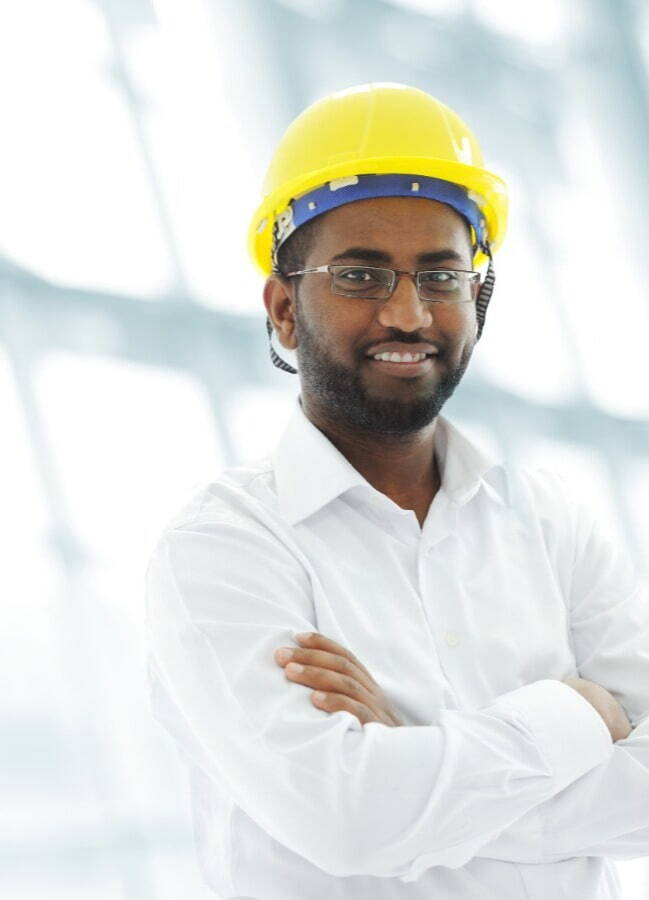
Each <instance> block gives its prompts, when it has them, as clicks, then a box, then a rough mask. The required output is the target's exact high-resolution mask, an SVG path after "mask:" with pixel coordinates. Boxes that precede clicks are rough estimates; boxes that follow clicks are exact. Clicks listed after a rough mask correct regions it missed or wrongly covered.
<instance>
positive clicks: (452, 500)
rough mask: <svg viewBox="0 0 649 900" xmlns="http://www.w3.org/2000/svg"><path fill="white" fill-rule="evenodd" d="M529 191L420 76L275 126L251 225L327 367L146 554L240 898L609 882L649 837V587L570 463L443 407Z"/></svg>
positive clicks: (225, 864)
mask: <svg viewBox="0 0 649 900" xmlns="http://www.w3.org/2000/svg"><path fill="white" fill-rule="evenodd" d="M506 211H507V210H506V192H505V187H504V183H503V182H502V181H501V179H499V178H498V177H497V176H496V175H494V174H492V173H490V172H488V170H486V169H484V168H483V164H482V156H481V153H480V150H479V147H478V144H477V141H476V140H475V137H474V136H473V135H472V133H471V132H470V131H469V129H468V128H467V126H466V125H465V124H464V123H463V122H462V120H461V119H460V118H459V117H458V116H457V115H456V114H455V113H453V111H452V110H450V109H448V107H446V106H444V105H443V104H441V103H440V102H439V101H437V100H436V99H435V98H433V97H431V96H429V95H428V94H426V93H424V92H423V91H420V90H418V89H415V88H411V87H408V86H405V85H395V84H369V85H361V86H358V87H355V88H351V89H349V90H347V91H342V92H339V93H337V94H333V95H331V96H329V97H326V98H324V99H323V100H320V101H318V103H316V104H313V105H312V106H311V107H309V108H308V109H307V110H305V112H303V113H302V114H301V116H299V117H298V118H297V119H296V120H295V122H293V123H292V125H291V126H290V127H289V129H288V130H287V132H286V134H285V135H284V137H283V138H282V140H281V142H280V145H279V147H278V149H277V151H276V153H275V155H274V157H273V160H272V162H271V165H270V167H269V170H268V175H267V179H266V185H265V199H264V200H263V202H262V204H261V206H260V208H259V209H258V210H257V211H256V213H255V215H254V217H253V221H252V224H251V229H250V238H249V246H250V249H251V253H252V255H253V259H254V260H255V261H256V263H257V264H258V266H259V268H260V269H261V270H262V271H263V272H264V273H265V274H267V275H268V278H267V281H266V283H265V287H264V303H265V307H266V310H267V313H268V322H267V327H268V331H269V337H272V332H273V331H274V332H276V333H277V335H278V339H279V342H280V344H281V345H282V347H283V348H284V349H286V350H294V351H295V352H296V355H297V360H298V370H297V371H298V374H299V380H300V387H301V391H300V394H299V396H298V397H297V398H296V403H295V407H294V410H293V414H292V416H291V418H290V420H289V422H288V425H287V427H286V429H285V431H284V433H283V435H282V437H281V439H280V441H279V442H278V444H277V446H276V448H275V450H274V452H273V453H272V454H271V455H270V456H269V457H267V458H264V459H262V460H256V461H253V462H246V463H243V464H241V465H239V466H236V467H233V468H230V469H227V470H225V471H224V472H222V473H221V474H220V476H219V477H218V478H217V479H216V480H215V481H214V482H213V483H211V484H209V485H207V486H206V487H205V489H204V490H202V491H201V492H200V493H199V494H198V496H197V497H196V498H195V500H194V501H193V502H192V503H190V504H189V505H188V506H187V507H186V508H185V509H183V510H181V511H180V512H179V513H178V515H177V516H175V517H174V519H173V520H172V522H170V523H169V525H168V527H167V528H166V530H165V532H164V534H163V535H162V537H161V539H160V542H159V544H158V546H157V547H156V549H155V551H154V554H153V556H152V559H151V562H150V565H149V569H148V594H147V628H148V635H149V642H150V654H149V674H150V678H151V697H152V703H153V709H154V713H155V715H156V716H157V717H158V719H159V720H160V721H161V722H162V724H163V725H164V726H165V728H166V729H167V730H168V731H169V732H170V733H171V734H172V735H173V736H174V738H175V739H176V740H177V742H178V746H179V748H180V750H181V752H182V754H183V757H184V759H185V760H186V762H187V764H188V766H189V767H190V771H191V776H192V796H193V808H194V817H195V825H196V836H197V842H198V851H199V858H200V862H201V866H202V869H203V874H204V877H205V879H206V881H207V882H208V883H209V884H210V885H211V886H212V887H213V888H214V890H215V891H216V892H217V893H218V894H219V895H220V896H221V897H223V898H235V897H238V898H259V900H289V898H290V900H297V898H300V900H316V898H318V900H319V898H323V900H324V898H330V897H337V898H350V900H351V898H354V900H369V898H372V900H375V898H390V900H401V898H415V900H424V898H425V900H432V898H435V900H440V898H463V900H472V898H475V900H478V898H479V900H484V898H486V897H493V898H499V900H506V898H512V900H513V898H521V900H523V898H539V900H540V898H544V900H545V898H547V897H553V898H560V897H561V898H571V900H573V898H577V897H579V898H599V900H603V898H619V897H620V896H621V894H620V884H619V881H618V878H617V874H616V871H615V868H614V866H613V864H612V863H611V862H610V859H609V857H617V858H624V857H637V856H643V855H649V602H648V600H649V598H648V597H647V593H646V591H644V589H643V587H642V586H641V584H640V582H639V580H638V578H637V575H636V573H635V572H634V571H633V567H632V566H631V565H630V564H629V561H628V559H627V557H626V556H625V555H624V554H623V553H622V552H621V551H620V550H618V549H616V548H615V546H614V545H613V544H612V543H611V542H610V541H609V540H608V539H607V538H606V537H605V536H604V533H603V532H602V531H601V528H600V526H599V525H598V523H596V522H595V521H593V517H592V516H591V514H590V513H589V511H588V510H587V509H585V508H584V507H583V505H582V504H580V503H578V502H577V501H576V500H571V499H570V495H569V490H568V486H567V485H565V484H564V483H563V480H562V479H561V478H559V476H558V475H554V474H552V473H551V472H539V471H535V472H532V471H527V470H524V469H522V468H520V467H515V466H509V465H504V464H502V463H500V462H498V461H496V460H492V459H491V458H489V457H488V456H487V455H486V454H485V453H484V452H483V451H481V450H480V449H479V448H478V447H477V446H475V445H474V444H473V443H472V442H471V441H469V439H468V438H467V437H466V436H465V435H463V434H462V433H461V432H460V430H459V429H457V428H456V427H455V426H453V425H452V424H451V422H450V421H449V420H448V419H446V418H445V417H444V416H442V415H441V412H440V411H441V409H442V407H443V405H444V403H445V402H446V400H447V399H448V398H449V397H450V396H451V394H452V393H453V391H454V389H455V388H456V387H457V385H458V384H459V382H460V381H461V378H462V375H463V373H464V371H465V369H466V367H467V365H468V363H469V360H470V358H471V354H472V352H473V349H474V347H475V344H476V341H477V340H478V339H479V338H480V336H481V334H482V329H483V326H484V321H485V314H486V310H487V305H488V302H489V297H490V294H491V290H492V288H493V283H494V272H493V266H492V264H491V258H492V253H493V251H494V250H495V249H497V247H498V246H499V245H500V244H501V243H502V239H503V236H504V229H505V224H506ZM484 261H488V263H489V267H488V271H487V275H486V277H485V279H484V281H483V282H482V283H481V282H480V274H479V273H478V272H476V269H475V266H476V265H477V264H479V263H480V262H484ZM386 353H387V354H389V355H388V356H386V355H385V354H386ZM413 353H414V354H417V356H416V357H415V358H414V359H413V356H412V354H413ZM393 354H397V355H393ZM408 354H410V355H408ZM420 354H425V355H423V356H420ZM271 358H272V360H273V362H274V363H275V364H276V365H278V366H279V367H280V368H282V369H283V370H285V371H289V372H295V371H296V370H295V369H294V368H293V367H292V366H290V365H289V364H288V363H286V362H285V361H284V360H282V359H281V357H280V356H279V354H278V353H277V352H276V350H275V349H274V348H273V347H272V343H271ZM305 632H306V633H307V636H306V637H305V636H300V635H301V633H305ZM309 634H310V636H309ZM289 660H292V661H293V663H294V664H295V663H297V668H295V666H294V665H289V664H288V661H289ZM300 665H302V668H301V669H300ZM319 695H322V696H319ZM632 726H633V728H632Z"/></svg>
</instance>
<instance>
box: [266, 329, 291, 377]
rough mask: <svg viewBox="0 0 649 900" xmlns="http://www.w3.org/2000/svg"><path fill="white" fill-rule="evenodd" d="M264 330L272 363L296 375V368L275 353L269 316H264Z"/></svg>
mask: <svg viewBox="0 0 649 900" xmlns="http://www.w3.org/2000/svg"><path fill="white" fill-rule="evenodd" d="M266 330H267V331H268V349H269V350H270V358H271V360H272V361H273V365H274V366H277V368H278V369H282V370H283V371H284V372H290V373H291V374H292V375H297V369H294V368H293V366H289V364H288V363H287V362H284V360H283V359H282V358H281V357H280V356H278V355H277V353H275V348H274V347H273V326H272V325H271V324H270V318H269V317H268V316H266Z"/></svg>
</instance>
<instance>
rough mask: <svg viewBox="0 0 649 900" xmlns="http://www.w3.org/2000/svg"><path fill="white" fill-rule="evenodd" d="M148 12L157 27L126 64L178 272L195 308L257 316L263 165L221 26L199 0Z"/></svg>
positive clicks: (164, 1) (161, 4)
mask: <svg viewBox="0 0 649 900" xmlns="http://www.w3.org/2000/svg"><path fill="white" fill-rule="evenodd" d="M153 5H154V7H155V13H156V18H157V28H156V29H155V31H152V30H149V31H144V30H143V31H141V32H140V34H139V35H135V36H134V37H133V39H132V40H131V41H130V42H129V48H130V49H129V59H130V66H131V69H132V71H133V74H134V77H135V79H136V81H137V84H138V87H139V88H140V90H142V91H143V92H144V94H145V96H146V98H147V110H146V116H145V119H144V124H145V128H146V130H147V134H148V136H149V139H150V143H151V147H152V148H153V153H154V156H155V160H156V166H157V169H158V172H159V175H160V187H161V190H162V192H163V194H164V197H165V201H166V203H167V204H168V206H169V209H170V211H171V216H172V219H173V223H174V233H175V237H176V239H177V242H178V248H179V252H180V256H181V260H182V266H183V269H184V275H185V277H186V279H187V281H188V283H189V285H190V288H191V291H192V293H194V294H195V295H196V296H197V297H199V298H200V299H201V301H202V302H204V303H206V304H209V305H211V306H217V307H219V308H221V309H232V310H234V311H237V312H242V311H244V310H245V309H248V310H254V311H255V312H257V313H258V312H259V306H260V303H261V299H260V291H259V287H258V286H259V277H258V276H257V274H256V272H255V270H254V269H253V268H252V266H251V262H250V260H249V258H248V256H247V251H246V235H247V229H248V224H249V220H250V216H251V215H252V212H253V210H254V209H255V208H256V206H257V205H258V203H259V200H260V197H259V185H260V184H261V183H262V179H263V175H264V166H265V160H264V159H262V158H261V154H260V153H259V152H258V149H257V147H256V146H255V145H254V143H253V141H251V140H250V139H249V134H250V131H251V125H250V123H248V122H247V120H246V117H247V109H246V108H241V106H240V103H239V102H238V100H237V96H238V95H237V92H236V91H233V90H232V65H233V63H232V57H231V56H229V55H228V53H229V52H231V48H230V50H228V47H227V41H228V34H229V32H228V27H227V22H225V21H224V20H223V17H221V20H220V21H219V30H218V32H217V31H216V30H215V28H214V24H213V21H212V17H211V16H210V15H209V14H208V10H207V7H206V5H205V4H204V3H203V2H201V0H191V2H185V3H183V4H182V5H179V4H177V3H176V2H175V0H174V2H169V0H154V3H153ZM255 127H256V126H255Z"/></svg>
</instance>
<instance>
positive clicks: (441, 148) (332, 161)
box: [248, 82, 508, 275]
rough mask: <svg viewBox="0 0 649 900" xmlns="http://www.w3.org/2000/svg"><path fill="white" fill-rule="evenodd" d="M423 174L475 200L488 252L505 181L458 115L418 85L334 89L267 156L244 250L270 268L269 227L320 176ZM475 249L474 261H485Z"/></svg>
mask: <svg viewBox="0 0 649 900" xmlns="http://www.w3.org/2000/svg"><path fill="white" fill-rule="evenodd" d="M387 173H400V174H404V175H420V176H429V177H431V178H436V179H441V180H443V181H447V182H451V183H452V184H455V185H460V186H461V187H463V188H465V189H466V191H467V194H468V197H469V198H470V200H472V201H474V202H475V204H476V206H477V208H478V210H479V212H480V214H481V217H482V218H481V225H484V232H485V237H486V239H487V240H488V243H489V246H490V249H491V251H492V252H494V251H496V250H497V249H498V248H499V246H500V245H501V244H502V241H503V238H504V236H505V231H506V227H507V207H508V204H507V186H506V184H505V182H504V181H503V180H502V179H501V178H500V177H499V176H498V175H495V174H494V173H493V172H490V171H488V170H487V169H485V168H484V164H483V157H482V152H481V150H480V147H479V145H478V142H477V140H476V138H475V136H474V134H473V132H472V131H471V130H470V129H469V127H468V126H467V125H466V123H465V122H463V121H462V119H461V118H460V117H459V116H458V115H457V113H455V112H453V110H452V109H450V108H449V107H448V106H446V105H445V104H443V103H441V102H440V101H439V100H437V99H436V98H435V97H432V96H431V95H430V94H427V93H426V92H425V91H422V90H420V89H419V88H415V87H410V86H409V85H405V84H396V83H393V82H373V83H369V84H361V85H357V86H355V87H351V88H348V89H346V90H342V91H338V92H336V93H333V94H329V95H328V96H326V97H324V98H322V99H321V100H318V101H316V102H315V103H313V104H312V105H311V106H309V107H307V109H305V110H304V111H303V112H302V113H301V114H300V115H299V116H298V117H297V118H296V119H294V121H293V122H292V123H291V124H290V125H289V127H288V128H287V130H286V132H285V133H284V135H283V137H282V138H281V140H280V142H279V144H278V146H277V148H276V150H275V153H274V155H273V158H272V160H271V162H270V165H269V167H268V170H267V172H266V177H265V179H264V184H263V188H262V193H263V198H264V199H263V200H262V202H261V204H260V205H259V207H258V208H257V210H256V211H255V213H254V215H253V217H252V221H251V223H250V227H249V230H248V251H249V253H250V255H251V257H252V259H253V261H254V263H255V264H256V266H257V267H258V268H259V269H260V271H261V272H262V273H263V274H264V275H269V274H270V273H271V271H272V258H271V252H272V244H273V230H274V229H276V227H277V225H276V223H277V222H278V219H279V221H280V222H281V216H282V213H285V214H286V211H287V210H288V208H289V206H290V204H291V202H292V201H293V200H295V199H297V198H299V197H300V196H302V195H304V194H306V193H308V192H310V191H312V190H313V189H314V188H317V187H319V186H321V185H324V184H325V183H326V182H331V181H337V180H339V179H344V178H345V177H347V176H354V175H362V174H377V175H379V174H387ZM486 259H487V256H486V255H485V254H484V253H483V252H482V250H481V249H478V250H477V252H476V255H475V258H474V265H479V264H480V263H481V262H483V261H486Z"/></svg>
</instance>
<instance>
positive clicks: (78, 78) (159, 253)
mask: <svg viewBox="0 0 649 900" xmlns="http://www.w3.org/2000/svg"><path fill="white" fill-rule="evenodd" d="M35 23H38V24H37V27H36V25H35ZM26 48H28V52H26ZM110 52H111V51H110V47H109V43H108V39H107V35H106V32H105V26H104V22H103V19H102V17H101V14H100V12H99V9H98V8H97V7H96V6H95V5H94V4H91V3H88V2H83V0H59V2H57V3H54V4H47V3H42V2H38V0H23V2H21V3H9V4H4V5H3V6H2V10H1V12H0V78H1V79H2V81H3V82H4V84H5V85H9V84H12V85H19V90H6V91H5V92H4V94H3V99H2V118H3V139H2V141H3V143H2V155H3V165H2V167H0V194H1V195H2V213H3V214H2V216H0V250H1V252H3V253H5V254H6V255H7V256H9V257H10V258H12V259H14V260H15V261H16V262H18V263H19V264H20V265H22V266H24V267H25V268H28V269H31V270H33V271H35V272H37V273H38V274H40V275H42V276H44V277H45V278H48V279H51V280H53V281H56V282H64V283H68V284H71V285H81V286H87V287H96V288H98V289H106V290H114V291H119V292H128V293H134V294H140V295H152V294H155V293H157V292H159V291H160V290H162V289H163V288H164V287H165V285H166V284H167V280H168V276H169V271H168V267H167V265H166V251H165V247H164V245H163V243H162V239H161V235H160V232H159V230H158V224H157V219H156V213H155V210H154V208H153V205H152V197H151V195H150V192H149V188H148V184H147V181H146V178H145V174H144V170H143V167H142V163H141V156H140V148H139V147H138V145H137V143H136V141H135V137H134V133H133V126H132V122H131V120H130V118H129V116H128V114H127V111H126V109H125V107H124V104H123V99H122V97H121V96H120V94H119V93H118V90H117V88H116V86H115V85H114V84H112V83H111V82H110V65H111V55H110Z"/></svg>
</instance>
